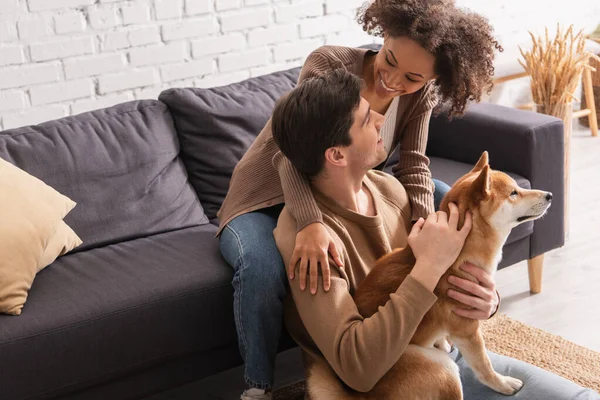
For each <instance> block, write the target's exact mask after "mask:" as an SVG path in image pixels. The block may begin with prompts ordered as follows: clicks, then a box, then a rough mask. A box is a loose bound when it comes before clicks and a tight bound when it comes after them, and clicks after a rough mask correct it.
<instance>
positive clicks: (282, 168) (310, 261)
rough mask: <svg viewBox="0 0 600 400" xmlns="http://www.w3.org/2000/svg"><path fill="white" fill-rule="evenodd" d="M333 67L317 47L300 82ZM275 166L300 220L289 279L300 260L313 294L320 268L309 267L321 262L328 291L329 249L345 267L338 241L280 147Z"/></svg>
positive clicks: (303, 282)
mask: <svg viewBox="0 0 600 400" xmlns="http://www.w3.org/2000/svg"><path fill="white" fill-rule="evenodd" d="M331 68H332V66H331V63H330V62H329V60H328V59H327V58H326V57H325V56H324V55H323V54H321V53H320V51H319V50H318V49H317V50H315V51H313V52H312V53H311V54H310V55H309V56H308V57H307V59H306V61H305V63H304V66H303V67H302V70H301V71H300V76H299V78H298V83H301V82H302V81H304V80H306V79H309V78H311V77H314V76H317V75H318V74H319V73H322V72H324V71H328V70H330V69H331ZM273 166H274V167H275V170H276V171H277V172H278V174H279V178H280V181H281V188H282V190H283V198H284V201H285V205H286V207H287V208H288V209H289V210H290V213H291V214H292V215H293V217H294V219H295V220H296V221H297V225H296V231H297V236H296V247H295V249H294V253H293V255H292V258H291V259H290V262H289V266H290V267H289V268H288V276H289V278H290V279H293V278H294V275H295V272H294V271H295V268H294V267H295V266H296V265H297V264H298V263H300V266H301V270H302V271H306V270H307V269H309V270H310V289H311V293H313V294H314V293H316V291H317V282H318V280H317V277H318V274H317V272H318V271H317V268H308V267H309V266H311V265H312V266H316V265H320V267H321V270H322V274H323V277H324V279H323V288H324V289H325V290H326V291H328V290H329V287H330V280H329V275H330V270H329V263H328V262H327V260H328V253H330V254H331V256H332V257H333V259H334V260H335V262H336V263H337V265H338V266H339V267H343V262H342V260H341V258H340V256H339V253H338V251H337V248H336V247H335V243H334V242H333V240H332V238H331V236H330V235H329V233H328V232H327V230H326V229H325V226H324V225H323V224H322V222H323V216H322V214H321V210H320V209H319V206H318V205H317V202H316V201H315V199H314V196H313V194H312V191H311V188H310V184H309V182H308V179H307V178H306V176H304V175H303V174H301V173H300V172H299V171H298V170H297V169H296V168H295V167H294V166H293V165H292V163H291V162H290V160H288V158H287V157H285V155H284V154H283V153H282V152H281V151H278V152H277V153H276V154H275V156H274V157H273ZM286 261H287V260H286ZM305 288H306V273H305V274H303V275H302V274H301V276H300V289H301V290H304V289H305Z"/></svg>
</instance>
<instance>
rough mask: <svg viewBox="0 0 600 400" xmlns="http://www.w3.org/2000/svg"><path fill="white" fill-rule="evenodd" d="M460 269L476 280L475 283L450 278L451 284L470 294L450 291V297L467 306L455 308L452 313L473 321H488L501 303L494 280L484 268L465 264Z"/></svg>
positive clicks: (454, 276)
mask: <svg viewBox="0 0 600 400" xmlns="http://www.w3.org/2000/svg"><path fill="white" fill-rule="evenodd" d="M460 269H461V270H463V271H464V272H466V273H468V274H469V275H471V276H472V277H473V278H474V279H475V282H472V281H470V280H468V279H463V278H459V277H458V276H456V275H450V276H449V277H448V282H449V283H451V284H452V285H454V286H456V287H459V288H460V289H462V290H464V291H465V292H468V293H470V294H466V293H460V292H458V291H456V290H453V289H449V290H448V296H449V297H451V298H453V299H454V300H457V301H459V302H461V303H463V304H464V305H465V306H466V307H464V308H462V307H459V308H454V309H452V311H453V312H454V313H455V314H458V315H460V316H463V317H466V318H471V319H478V320H486V319H488V318H490V316H491V315H492V314H493V313H494V312H496V309H497V308H498V302H499V301H500V300H499V299H498V292H496V284H495V283H494V279H493V278H492V276H491V275H490V274H488V273H487V272H486V271H484V270H483V269H482V268H478V267H476V266H474V265H472V264H464V265H462V266H461V267H460Z"/></svg>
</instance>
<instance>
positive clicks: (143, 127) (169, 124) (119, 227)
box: [0, 101, 208, 250]
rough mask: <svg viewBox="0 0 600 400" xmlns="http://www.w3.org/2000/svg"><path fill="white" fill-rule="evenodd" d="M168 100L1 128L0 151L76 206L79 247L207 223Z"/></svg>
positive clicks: (73, 222)
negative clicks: (182, 157) (184, 160)
mask: <svg viewBox="0 0 600 400" xmlns="http://www.w3.org/2000/svg"><path fill="white" fill-rule="evenodd" d="M178 153H179V142H178V140H177V135H176V134H175V129H174V126H173V120H172V119H171V116H170V114H169V111H168V109H167V107H166V106H165V105H164V104H162V103H160V102H158V101H133V102H128V103H123V104H119V105H117V106H114V107H111V108H107V109H103V110H98V111H93V112H90V113H85V114H80V115H77V116H75V117H68V118H63V119H59V120H56V121H50V122H46V123H43V124H41V125H37V126H29V127H24V128H18V129H13V130H8V131H4V132H0V157H2V158H4V159H6V160H8V161H10V162H11V163H13V164H15V165H17V166H18V167H20V168H22V169H24V170H25V171H27V172H28V173H30V174H32V175H33V176H35V177H37V178H39V179H41V180H42V181H44V182H46V183H47V184H48V185H50V186H52V187H53V188H55V189H56V190H58V191H59V192H61V193H63V194H65V195H66V196H68V197H70V198H71V199H73V200H74V201H75V202H76V203H77V204H78V206H77V207H76V208H75V209H74V210H73V211H72V212H71V213H70V214H69V215H68V216H67V217H66V218H65V222H66V223H67V224H68V225H69V226H70V227H71V228H72V229H73V230H74V231H75V232H76V233H77V234H78V235H79V237H80V238H81V239H82V240H83V245H82V246H80V247H79V248H78V250H84V249H89V248H92V247H97V246H101V245H106V244H110V243H116V242H119V241H122V240H128V239H132V238H136V237H142V236H147V235H151V234H154V233H159V232H165V231H169V230H174V229H180V228H183V227H189V226H194V225H199V224H203V223H207V222H208V220H207V219H206V216H205V215H204V213H203V210H202V207H201V205H200V203H199V202H198V199H197V198H196V195H195V194H194V191H193V190H192V188H191V187H190V185H189V183H188V181H187V175H186V172H185V168H184V167H183V164H182V162H181V160H180V159H179V158H178V157H177V156H178Z"/></svg>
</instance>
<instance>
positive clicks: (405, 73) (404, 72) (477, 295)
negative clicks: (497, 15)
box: [219, 0, 500, 399]
mask: <svg viewBox="0 0 600 400" xmlns="http://www.w3.org/2000/svg"><path fill="white" fill-rule="evenodd" d="M358 21H359V23H360V24H362V26H363V29H364V30H365V31H367V32H368V33H370V34H373V35H376V36H382V37H383V38H384V44H383V47H382V48H381V49H380V50H379V52H373V51H369V50H365V49H356V48H347V47H334V46H324V47H321V48H319V49H317V50H315V51H314V52H313V53H311V54H310V55H309V57H308V58H307V60H306V62H305V64H304V66H303V68H302V71H301V73H300V77H299V82H301V81H302V80H304V79H307V78H309V77H312V76H315V75H318V74H320V73H322V72H324V71H327V70H331V69H335V68H345V69H347V70H349V71H351V72H353V73H355V74H356V75H358V76H360V77H361V78H363V80H364V82H365V86H364V88H363V90H362V96H363V97H364V98H365V99H366V100H367V101H368V102H369V104H370V106H371V108H372V109H373V110H375V111H377V112H378V113H380V114H383V115H384V116H385V122H384V125H383V127H382V129H381V134H382V137H383V139H384V143H385V147H386V150H387V151H388V158H389V156H390V155H391V154H392V152H393V151H394V149H396V148H398V150H397V151H398V159H399V161H398V162H397V163H396V165H394V166H393V174H394V176H396V177H397V178H398V180H399V181H400V182H401V183H402V184H403V186H404V187H405V188H406V191H407V193H408V195H409V198H410V201H411V206H412V216H413V220H414V221H416V220H417V219H418V218H419V217H427V215H428V214H430V213H432V212H434V210H435V207H434V199H436V200H437V201H438V204H439V200H440V199H441V198H442V197H443V195H444V194H445V192H446V191H447V190H448V186H447V185H446V184H444V183H443V182H435V183H434V181H433V180H432V178H431V173H430V171H429V168H428V165H429V161H428V159H427V157H426V156H425V148H426V144H427V133H428V127H429V119H430V117H431V114H432V110H433V108H434V107H435V106H436V105H437V104H440V103H445V104H447V105H448V106H449V115H450V116H458V115H461V114H462V113H463V112H464V110H465V107H466V105H467V102H468V101H478V100H480V98H481V95H482V94H483V92H484V91H485V90H489V89H491V87H492V74H493V66H492V64H493V58H494V51H495V50H496V49H500V46H499V45H498V44H497V42H496V41H495V40H494V38H493V36H492V28H491V26H490V25H489V23H488V22H487V21H486V20H485V19H484V18H483V17H481V16H479V15H477V14H474V13H470V12H467V11H465V10H463V9H459V8H457V7H456V6H455V5H454V3H453V2H451V1H448V0H376V1H375V2H373V3H371V4H368V5H366V6H365V7H364V8H363V9H361V10H360V11H359V13H358ZM323 118H327V115H325V113H324V115H323ZM381 167H383V165H382V166H381ZM284 201H285V204H286V205H287V206H288V207H289V208H290V209H291V212H292V214H293V215H294V217H295V219H296V221H297V222H298V226H297V230H298V234H297V237H296V248H295V251H294V254H293V256H292V261H291V262H290V265H292V266H295V265H297V263H298V262H300V276H299V280H300V282H299V284H300V287H301V288H302V289H303V290H304V288H305V287H306V280H307V277H306V271H307V270H308V271H310V290H311V291H312V293H316V290H317V274H318V269H317V268H309V266H317V265H319V264H320V265H321V266H323V270H322V274H323V276H324V277H325V279H323V288H324V290H328V289H329V287H328V286H329V281H328V279H327V277H328V276H329V275H328V267H327V266H328V262H327V260H328V253H329V254H331V256H332V257H333V259H334V261H335V262H336V263H337V264H338V265H340V266H342V265H341V261H340V257H339V255H338V253H337V250H336V248H335V245H334V243H333V242H332V240H331V238H330V237H329V234H328V233H327V231H326V229H325V228H324V226H323V225H322V224H321V223H320V222H321V221H322V219H321V218H322V216H321V214H320V211H319V208H318V207H317V204H316V202H315V200H314V198H313V196H312V193H311V190H310V186H309V183H308V182H307V180H306V179H305V178H304V177H303V176H301V175H300V174H299V173H298V172H297V171H296V170H295V169H294V167H293V166H292V165H291V163H290V162H289V160H287V159H286V158H285V157H284V156H283V155H282V154H281V152H279V149H278V148H277V145H276V144H275V142H274V141H273V137H272V134H271V123H270V121H268V122H267V124H266V126H265V127H264V129H263V130H262V132H261V133H260V134H259V136H258V137H257V139H256V140H255V142H254V143H253V144H252V146H251V147H250V149H249V150H248V152H247V153H246V155H245V156H244V157H243V158H242V160H241V161H240V162H239V164H238V165H237V166H236V169H235V171H234V173H233V176H232V179H231V183H230V188H229V193H228V195H227V197H226V199H225V201H224V203H223V206H222V208H221V210H220V211H219V218H220V221H221V227H220V232H219V234H220V246H221V252H222V254H223V256H224V258H225V260H226V261H227V262H228V263H229V264H230V265H231V266H232V268H233V269H234V272H235V274H234V278H233V286H234V315H235V322H236V327H237V331H238V340H239V346H240V352H241V354H242V356H243V358H244V361H245V364H246V367H245V368H246V373H245V380H246V382H247V384H248V385H249V387H250V388H249V390H247V391H245V392H244V394H243V395H242V399H268V398H270V393H269V391H270V389H271V387H272V384H273V364H274V360H275V355H276V352H277V347H278V343H279V338H280V333H281V326H282V310H283V305H282V299H284V297H285V295H286V292H287V289H286V285H287V278H286V276H285V273H286V271H285V268H284V265H283V262H282V260H281V256H280V255H279V252H278V250H277V247H276V245H275V241H274V239H273V234H272V232H273V229H274V228H275V226H276V224H277V217H278V215H279V212H280V211H281V208H282V203H283V202H284ZM289 274H290V278H293V274H294V271H293V270H290V271H289ZM484 281H486V282H490V281H491V284H489V283H486V284H481V286H479V287H478V288H477V290H475V291H473V290H469V289H470V288H469V287H465V290H467V291H468V292H470V293H473V296H467V297H466V298H465V297H463V298H461V299H458V300H460V301H462V302H463V303H465V304H467V305H469V306H473V305H474V304H476V306H475V310H472V311H470V312H467V311H464V310H463V311H462V312H464V313H465V314H464V315H465V316H468V317H471V318H477V319H486V318H488V317H489V316H490V315H491V314H492V313H493V312H494V311H495V309H496V307H497V304H498V301H499V300H498V298H497V295H496V293H495V289H494V285H493V280H491V278H490V279H484ZM453 283H454V282H453ZM460 283H461V282H458V283H455V284H456V285H457V286H460ZM461 315H462V314H461Z"/></svg>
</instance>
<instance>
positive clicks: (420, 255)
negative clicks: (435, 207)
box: [408, 203, 472, 290]
mask: <svg viewBox="0 0 600 400" xmlns="http://www.w3.org/2000/svg"><path fill="white" fill-rule="evenodd" d="M449 207H450V216H449V217H448V215H447V214H446V213H445V212H443V211H438V212H437V213H434V214H430V215H429V216H428V217H427V220H424V219H423V218H420V219H419V220H418V221H417V222H416V223H415V224H414V225H413V228H412V231H411V232H410V235H409V236H408V244H409V245H410V247H411V249H412V251H413V253H414V255H415V258H416V260H417V262H416V264H415V267H414V268H413V270H412V272H411V275H412V276H413V277H414V278H415V279H417V280H418V281H419V282H421V283H422V284H423V285H424V286H425V287H427V288H428V289H430V290H433V288H434V287H435V286H436V285H437V282H438V281H439V279H440V277H441V276H442V275H443V274H444V273H445V272H446V271H447V270H448V268H450V266H451V265H452V264H453V263H454V261H456V259H457V257H458V255H459V254H460V251H461V250H462V248H463V246H464V244H465V239H466V238H467V235H468V234H469V232H470V230H471V224H472V218H471V214H470V213H469V212H468V211H467V214H466V216H465V223H464V225H463V227H462V228H461V229H460V230H458V220H459V214H458V207H457V206H456V204H454V203H450V205H449Z"/></svg>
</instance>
